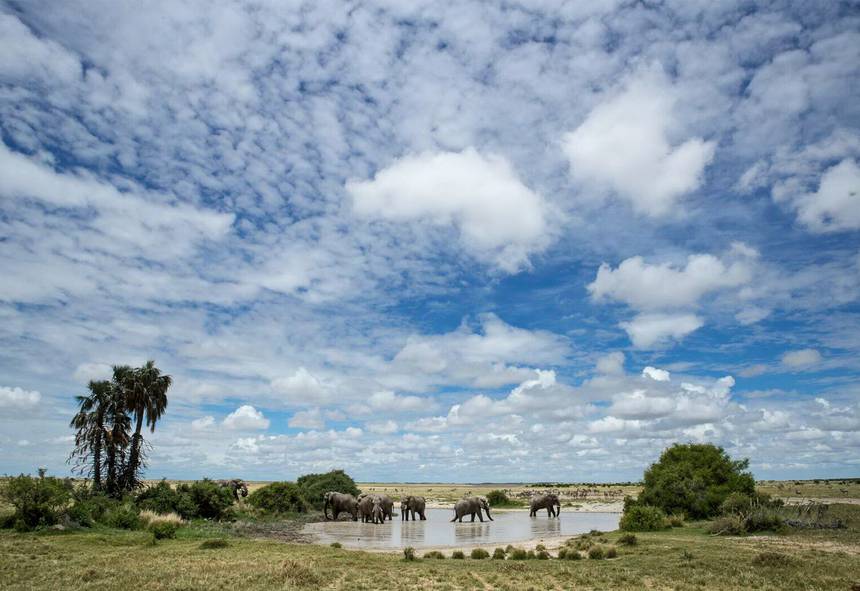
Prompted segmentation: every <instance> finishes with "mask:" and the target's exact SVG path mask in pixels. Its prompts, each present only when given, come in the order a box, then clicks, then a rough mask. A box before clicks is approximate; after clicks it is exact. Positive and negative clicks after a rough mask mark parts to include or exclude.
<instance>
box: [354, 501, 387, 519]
mask: <svg viewBox="0 0 860 591" xmlns="http://www.w3.org/2000/svg"><path fill="white" fill-rule="evenodd" d="M358 516H359V517H361V521H362V522H364V523H367V522H371V523H385V512H384V511H383V509H382V498H381V497H379V496H377V495H362V496H361V498H360V499H359V501H358Z"/></svg>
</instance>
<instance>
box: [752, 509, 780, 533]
mask: <svg viewBox="0 0 860 591" xmlns="http://www.w3.org/2000/svg"><path fill="white" fill-rule="evenodd" d="M743 520H744V529H746V531H748V532H758V531H780V530H781V529H783V527H785V519H783V517H782V515H780V514H779V510H778V509H771V508H768V507H757V508H755V509H753V510H752V511H750V512H749V513H747V514H746V515H745V516H744V517H743Z"/></svg>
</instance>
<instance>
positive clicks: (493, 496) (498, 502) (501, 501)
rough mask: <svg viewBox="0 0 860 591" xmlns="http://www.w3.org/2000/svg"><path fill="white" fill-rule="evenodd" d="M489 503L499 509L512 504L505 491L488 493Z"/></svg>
mask: <svg viewBox="0 0 860 591" xmlns="http://www.w3.org/2000/svg"><path fill="white" fill-rule="evenodd" d="M487 501H488V502H489V503H490V506H491V507H499V506H503V505H510V504H511V500H510V499H509V498H508V495H507V494H506V493H505V491H503V490H491V491H490V492H488V493H487Z"/></svg>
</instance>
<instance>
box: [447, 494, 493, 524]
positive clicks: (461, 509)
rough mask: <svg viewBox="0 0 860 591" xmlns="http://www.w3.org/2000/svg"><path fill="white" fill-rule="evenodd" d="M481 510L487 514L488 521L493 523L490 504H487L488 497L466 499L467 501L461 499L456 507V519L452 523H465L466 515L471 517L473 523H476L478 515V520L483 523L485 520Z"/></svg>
mask: <svg viewBox="0 0 860 591" xmlns="http://www.w3.org/2000/svg"><path fill="white" fill-rule="evenodd" d="M481 509H483V510H484V511H486V512H487V519H489V520H490V521H493V517H492V516H491V515H490V503H489V502H487V498H486V497H466V498H465V499H460V500H459V501H457V503H456V504H455V505H454V519H452V520H451V521H452V522H453V521H459V522H460V523H463V517H464V516H466V515H471V516H472V521H475V515H476V514H477V515H478V519H480V520H481V522H483V521H484V518H483V517H482V516H481Z"/></svg>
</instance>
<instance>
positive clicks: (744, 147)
mask: <svg viewBox="0 0 860 591" xmlns="http://www.w3.org/2000/svg"><path fill="white" fill-rule="evenodd" d="M858 96H860V9H858V6H857V4H856V3H854V2H827V3H817V4H816V5H815V6H812V5H810V4H809V3H807V2H790V1H788V2H764V1H762V2H733V1H728V0H727V1H722V0H717V1H712V2H689V1H680V0H667V1H665V2H655V3H646V4H643V3H640V2H629V1H621V0H607V1H603V2H593V3H582V2H548V1H522V2H496V3H494V2H468V1H467V2H463V1H457V2H411V3H400V2H385V1H381V2H346V3H344V2H326V1H315V2H306V3H302V2H290V3H281V2H271V3H270V2H215V3H212V2H191V1H189V2H148V3H146V4H135V3H124V2H107V1H102V0H88V1H86V2H77V1H70V2H51V3H48V4H45V3H27V2H0V134H2V138H0V139H2V142H0V198H2V200H0V276H2V281H0V342H2V347H0V458H2V459H0V472H5V473H11V472H17V471H28V472H30V471H33V470H34V468H35V467H36V466H38V465H45V466H47V467H49V468H50V469H51V470H52V471H53V472H55V473H62V472H64V471H66V470H68V467H67V466H66V465H65V463H64V461H65V457H66V455H67V453H68V450H69V448H70V440H71V432H70V430H69V429H68V419H69V417H70V416H71V414H72V413H73V399H72V396H73V395H75V394H79V393H81V392H82V391H83V389H84V388H85V385H86V382H87V381H88V380H90V379H98V378H103V377H105V376H106V375H107V373H108V372H109V366H110V364H120V363H129V364H137V365H139V364H141V363H142V362H143V361H144V360H145V359H148V358H154V359H156V360H157V362H158V365H159V367H161V368H162V369H163V370H164V371H165V372H167V373H169V374H171V375H172V376H173V377H174V378H175V384H174V386H173V388H172V389H171V398H170V410H169V412H168V414H167V415H166V418H165V420H164V421H163V422H162V423H160V424H159V429H158V431H157V432H156V433H155V434H154V435H153V439H152V441H153V444H154V449H153V454H152V457H151V458H150V466H151V469H150V472H149V475H150V476H152V477H159V476H168V477H169V476H182V477H186V478H187V477H199V476H204V475H210V476H223V475H227V474H228V473H229V474H233V473H239V472H241V474H242V475H243V476H244V477H246V478H255V477H256V478H267V479H272V478H291V477H295V476H296V475H297V474H301V473H303V472H308V471H320V470H325V469H329V468H332V467H344V468H347V469H348V470H349V471H350V472H351V473H352V474H354V475H355V476H356V477H357V478H360V479H365V480H395V479H396V480H425V481H427V480H437V481H438V480H443V481H450V480H460V481H490V480H497V481H498V480H505V481H511V480H529V479H541V480H547V479H561V480H600V479H628V478H637V477H638V476H639V475H640V474H641V470H642V468H643V466H644V465H645V464H647V463H648V462H650V461H652V460H653V459H654V458H655V457H656V455H657V453H658V452H659V450H660V449H662V448H663V447H665V446H666V445H668V444H669V443H671V442H674V441H678V440H681V441H711V442H715V443H718V444H721V445H724V446H725V447H726V448H727V449H728V451H729V453H731V454H732V455H738V456H747V455H749V456H752V457H753V459H754V462H755V463H754V464H753V465H752V468H753V470H754V472H755V473H756V475H757V476H759V477H780V476H787V475H791V476H792V477H800V476H804V475H805V476H840V475H852V476H856V473H857V469H858V464H857V458H858V457H860V414H858V410H857V409H858V405H857V400H858V397H860V385H858V383H860V380H858V377H860V361H859V360H860V340H858V335H860V322H858V309H860V306H858V300H860V248H858V244H860V167H858V158H860V102H858V101H857V97H858Z"/></svg>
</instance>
